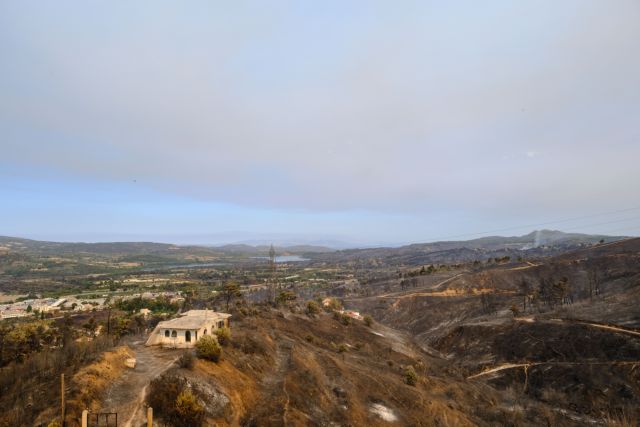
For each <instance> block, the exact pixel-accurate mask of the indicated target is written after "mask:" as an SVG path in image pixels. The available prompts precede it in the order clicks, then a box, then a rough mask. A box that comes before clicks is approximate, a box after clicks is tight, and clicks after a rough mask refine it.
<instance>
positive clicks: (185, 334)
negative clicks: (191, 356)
mask: <svg viewBox="0 0 640 427" xmlns="http://www.w3.org/2000/svg"><path fill="white" fill-rule="evenodd" d="M184 340H185V341H186V342H191V331H187V332H185V333H184Z"/></svg>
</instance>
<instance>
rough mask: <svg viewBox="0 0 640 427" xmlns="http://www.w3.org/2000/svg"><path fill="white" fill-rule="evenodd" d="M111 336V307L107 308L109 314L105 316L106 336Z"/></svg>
mask: <svg viewBox="0 0 640 427" xmlns="http://www.w3.org/2000/svg"><path fill="white" fill-rule="evenodd" d="M110 335H111V307H109V314H108V315H107V336H110Z"/></svg>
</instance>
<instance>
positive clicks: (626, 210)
mask: <svg viewBox="0 0 640 427" xmlns="http://www.w3.org/2000/svg"><path fill="white" fill-rule="evenodd" d="M637 210H640V206H636V207H633V208H627V209H618V210H615V211H608V212H601V213H597V214H592V215H584V216H578V217H573V218H565V219H559V220H555V221H547V222H541V223H538V224H528V225H521V226H514V227H507V228H498V229H493V230H487V231H480V232H476V233H465V234H457V235H451V236H442V237H433V238H429V239H423V241H440V240H447V239H456V238H459V237H472V236H481V235H483V234H489V233H499V232H503V231H511V230H520V229H523V228H527V229H531V228H534V229H535V228H537V227H543V226H545V225H552V224H561V223H564V222H570V221H578V220H582V219H589V218H597V217H600V216H606V215H613V214H617V213H623V212H631V211H637Z"/></svg>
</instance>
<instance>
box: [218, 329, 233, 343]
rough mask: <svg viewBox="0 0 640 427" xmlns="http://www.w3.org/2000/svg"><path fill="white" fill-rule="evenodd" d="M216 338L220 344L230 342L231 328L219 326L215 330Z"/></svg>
mask: <svg viewBox="0 0 640 427" xmlns="http://www.w3.org/2000/svg"><path fill="white" fill-rule="evenodd" d="M215 334H216V338H217V339H218V343H219V344H220V345H225V346H226V345H227V344H229V343H230V342H231V329H229V328H220V329H216V331H215Z"/></svg>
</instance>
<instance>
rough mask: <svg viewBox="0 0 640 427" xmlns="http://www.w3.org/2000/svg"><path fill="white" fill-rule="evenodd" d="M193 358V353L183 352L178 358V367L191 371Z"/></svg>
mask: <svg viewBox="0 0 640 427" xmlns="http://www.w3.org/2000/svg"><path fill="white" fill-rule="evenodd" d="M194 361H195V358H194V357H193V353H192V352H191V351H189V350H185V351H184V353H182V355H181V356H180V357H179V358H178V366H180V367H181V368H183V369H193V363H194Z"/></svg>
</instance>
